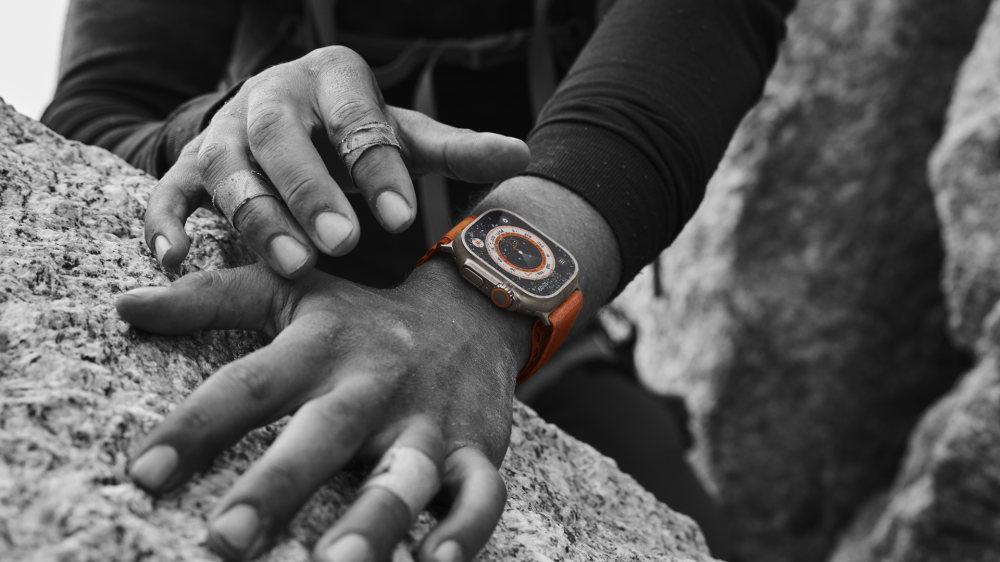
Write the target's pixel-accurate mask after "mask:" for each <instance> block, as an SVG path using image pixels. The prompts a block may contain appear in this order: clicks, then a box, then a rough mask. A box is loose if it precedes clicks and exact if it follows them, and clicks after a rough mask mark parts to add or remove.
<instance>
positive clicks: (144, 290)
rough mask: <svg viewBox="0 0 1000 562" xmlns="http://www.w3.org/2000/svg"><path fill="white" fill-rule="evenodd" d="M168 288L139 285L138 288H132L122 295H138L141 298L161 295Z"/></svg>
mask: <svg viewBox="0 0 1000 562" xmlns="http://www.w3.org/2000/svg"><path fill="white" fill-rule="evenodd" d="M166 290H167V288H166V287H139V288H138V289H132V290H131V291H129V292H127V293H125V294H124V295H122V296H129V297H137V298H140V299H141V298H146V297H152V296H156V295H159V294H160V293H162V292H163V291H166Z"/></svg>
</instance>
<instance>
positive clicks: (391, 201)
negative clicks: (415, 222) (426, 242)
mask: <svg viewBox="0 0 1000 562" xmlns="http://www.w3.org/2000/svg"><path fill="white" fill-rule="evenodd" d="M375 207H376V208H377V209H378V215H379V216H380V217H382V222H384V223H385V226H386V227H388V228H389V229H390V230H396V229H398V228H402V227H403V226H404V225H405V224H407V223H408V222H410V219H412V218H413V209H411V208H410V206H409V205H408V204H407V203H406V200H405V199H403V197H402V196H401V195H400V194H398V193H396V192H395V191H383V192H382V195H379V196H378V199H377V200H376V201H375Z"/></svg>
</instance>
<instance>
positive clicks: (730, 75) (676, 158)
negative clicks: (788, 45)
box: [527, 0, 795, 290]
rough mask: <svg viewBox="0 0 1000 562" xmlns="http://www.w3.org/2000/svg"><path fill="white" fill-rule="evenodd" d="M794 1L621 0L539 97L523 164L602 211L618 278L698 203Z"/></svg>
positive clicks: (651, 252) (659, 245)
mask: <svg viewBox="0 0 1000 562" xmlns="http://www.w3.org/2000/svg"><path fill="white" fill-rule="evenodd" d="M794 4H795V0H618V2H617V3H616V5H615V7H614V8H613V9H612V10H611V11H610V13H609V14H608V15H607V16H606V17H605V18H604V20H603V21H602V22H601V23H600V25H599V26H598V28H597V30H596V31H595V33H594V35H593V37H592V38H591V39H590V41H589V43H588V44H587V46H586V47H585V48H584V50H583V51H582V52H581V54H580V56H579V58H578V59H577V61H576V63H575V64H574V65H573V68H572V69H571V70H570V72H569V74H568V75H567V76H566V78H565V79H564V80H563V82H562V83H561V84H560V86H559V88H558V90H557V91H556V93H555V95H554V96H553V98H552V100H551V101H550V102H549V103H548V104H547V105H546V108H545V110H544V111H543V113H542V115H541V117H540V118H539V121H538V124H537V125H536V127H535V129H534V131H532V134H531V136H530V137H529V146H530V147H531V154H532V162H531V165H530V167H529V168H528V171H527V174H529V175H536V176H541V177H545V178H548V179H551V180H553V181H556V182H558V183H560V184H562V185H564V186H566V187H568V188H570V189H573V190H574V191H575V192H577V193H579V194H580V195H581V196H582V197H584V198H585V199H586V200H587V201H588V202H589V203H590V204H591V205H593V206H594V208H595V209H597V210H598V212H600V213H601V214H602V216H603V217H604V218H605V219H606V220H607V221H608V223H609V224H610V225H611V228H612V230H613V231H614V233H615V236H616V237H617V239H618V243H619V247H620V248H621V255H622V262H623V271H622V278H621V285H620V286H619V290H620V289H621V288H622V287H624V286H625V285H626V284H627V283H628V282H629V281H631V280H632V278H633V277H635V275H636V274H638V272H639V270H641V269H642V267H643V266H645V265H646V264H647V263H649V262H650V261H652V260H653V259H654V258H655V257H656V256H657V254H659V252H661V251H662V250H663V249H664V248H666V247H667V246H668V245H669V244H670V243H671V242H672V241H673V239H674V238H675V237H676V236H677V234H678V233H679V232H680V229H681V228H682V227H683V226H684V224H685V223H686V222H687V220H688V219H689V218H690V217H691V215H692V214H693V213H694V211H695V209H697V207H698V205H699V203H700V202H701V199H702V196H703V194H704V190H705V185H706V184H707V183H708V180H709V178H710V177H711V175H712V174H713V173H714V171H715V169H716V167H717V166H718V164H719V161H720V160H721V159H722V156H723V153H724V152H725V149H726V147H727V145H728V144H729V141H730V139H731V137H732V135H733V133H734V132H735V131H736V127H737V126H738V125H739V122H740V120H741V119H742V118H743V116H744V115H745V114H746V112H747V111H748V110H749V109H750V108H751V107H752V106H753V105H754V104H755V103H756V102H757V100H758V99H759V98H760V95H761V93H762V90H763V86H764V82H765V79H766V78H767V75H768V74H769V73H770V71H771V68H772V67H773V65H774V62H775V59H776V58H777V50H778V45H779V43H780V42H781V41H782V40H783V39H784V36H785V18H786V17H787V16H788V14H789V13H790V12H791V11H792V9H793V8H794Z"/></svg>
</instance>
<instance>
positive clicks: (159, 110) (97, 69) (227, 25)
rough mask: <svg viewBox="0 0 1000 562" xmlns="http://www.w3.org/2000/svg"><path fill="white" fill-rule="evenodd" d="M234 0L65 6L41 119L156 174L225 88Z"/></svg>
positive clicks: (115, 0)
mask: <svg viewBox="0 0 1000 562" xmlns="http://www.w3.org/2000/svg"><path fill="white" fill-rule="evenodd" d="M239 11H240V0H72V2H71V3H70V7H69V13H68V14H67V17H66V30H65V32H64V36H63V47H62V59H61V62H60V65H59V66H60V68H59V82H58V85H57V87H56V94H55V98H54V99H53V101H52V103H51V104H50V105H49V107H48V109H46V111H45V114H44V115H43V116H42V122H43V123H45V124H46V125H48V126H49V127H50V128H52V129H53V130H55V131H56V132H58V133H61V134H63V135H64V136H66V137H69V138H72V139H76V140H79V141H82V142H85V143H87V144H94V145H97V146H101V147H103V148H106V149H108V150H110V151H112V152H114V153H115V154H118V155H119V156H121V157H123V158H124V159H126V160H127V161H128V162H129V163H131V164H132V165H134V166H136V167H138V168H142V169H144V170H146V171H147V172H149V173H151V174H153V175H156V176H160V175H162V174H164V173H165V172H166V171H167V169H169V168H170V165H171V164H173V162H174V161H176V159H177V156H178V154H179V153H180V151H181V149H182V148H183V147H184V145H185V144H187V142H188V141H189V140H191V139H192V138H194V137H195V136H196V135H197V134H198V132H199V131H200V130H201V129H202V127H203V123H202V120H203V119H204V118H205V116H206V115H208V114H210V112H211V109H213V107H214V106H215V105H216V104H217V103H219V102H220V101H221V100H222V99H223V98H224V96H225V95H226V92H223V91H220V90H218V86H219V83H220V79H221V78H222V76H223V74H224V71H225V67H226V63H227V61H228V59H229V54H230V49H231V48H232V44H233V39H234V35H235V33H236V25H237V22H238V19H239Z"/></svg>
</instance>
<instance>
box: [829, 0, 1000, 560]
mask: <svg viewBox="0 0 1000 562" xmlns="http://www.w3.org/2000/svg"><path fill="white" fill-rule="evenodd" d="M931 178H932V183H933V185H934V189H935V193H936V196H937V208H938V213H939V214H940V217H941V224H942V230H943V232H944V240H945V248H946V251H947V259H946V270H945V271H946V274H945V278H944V287H945V294H946V296H947V299H948V304H949V312H950V319H951V326H952V329H953V331H954V335H955V337H956V339H958V340H959V341H961V342H962V343H963V344H965V345H966V346H968V347H970V348H971V347H974V348H975V349H976V350H977V352H978V355H979V357H980V363H979V364H978V365H977V366H976V368H975V369H973V370H972V371H971V372H970V373H969V374H968V375H966V376H965V378H964V379H963V380H962V383H961V384H960V385H959V387H958V388H957V389H956V390H955V391H954V392H952V393H950V394H949V395H948V396H947V397H946V398H944V399H943V400H941V401H940V402H939V403H938V404H937V405H935V406H934V408H933V409H932V410H930V412H928V413H927V415H925V416H924V418H923V420H921V423H920V425H919V426H918V428H917V430H916V431H915V432H914V436H913V438H912V439H911V440H910V449H909V452H908V455H907V459H906V462H905V464H904V465H903V469H902V470H901V472H900V475H899V476H898V478H897V479H896V483H895V485H894V486H893V488H892V489H891V491H889V493H887V494H884V495H883V497H881V498H879V499H877V500H875V501H873V502H872V503H871V504H870V505H869V506H868V508H866V509H865V511H864V512H863V513H862V515H861V516H859V518H858V520H857V521H855V523H854V524H853V525H852V528H851V530H850V531H849V532H848V533H847V534H846V536H845V537H844V539H843V540H842V541H841V544H840V547H839V549H838V551H837V554H836V556H835V557H834V558H833V560H834V562H882V561H885V562H980V561H982V562H986V561H993V560H998V559H1000V365H998V360H1000V306H998V302H997V301H998V298H1000V281H998V278H997V274H998V273H1000V265H998V264H1000V225H998V220H1000V213H998V212H1000V3H997V2H994V3H993V7H992V8H991V11H990V15H989V17H988V19H987V20H986V23H985V24H984V25H983V28H982V30H981V32H980V35H979V40H978V41H977V43H976V48H975V50H974V51H973V53H972V54H971V55H970V56H969V59H968V60H967V61H966V62H965V64H964V66H963V68H962V73H961V76H960V78H959V81H958V85H957V86H956V88H955V96H954V99H953V101H952V104H951V107H950V109H949V111H948V126H947V130H946V132H945V135H944V137H943V139H942V140H941V142H940V144H939V145H938V147H937V149H936V150H935V153H934V157H933V159H932V160H931Z"/></svg>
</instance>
